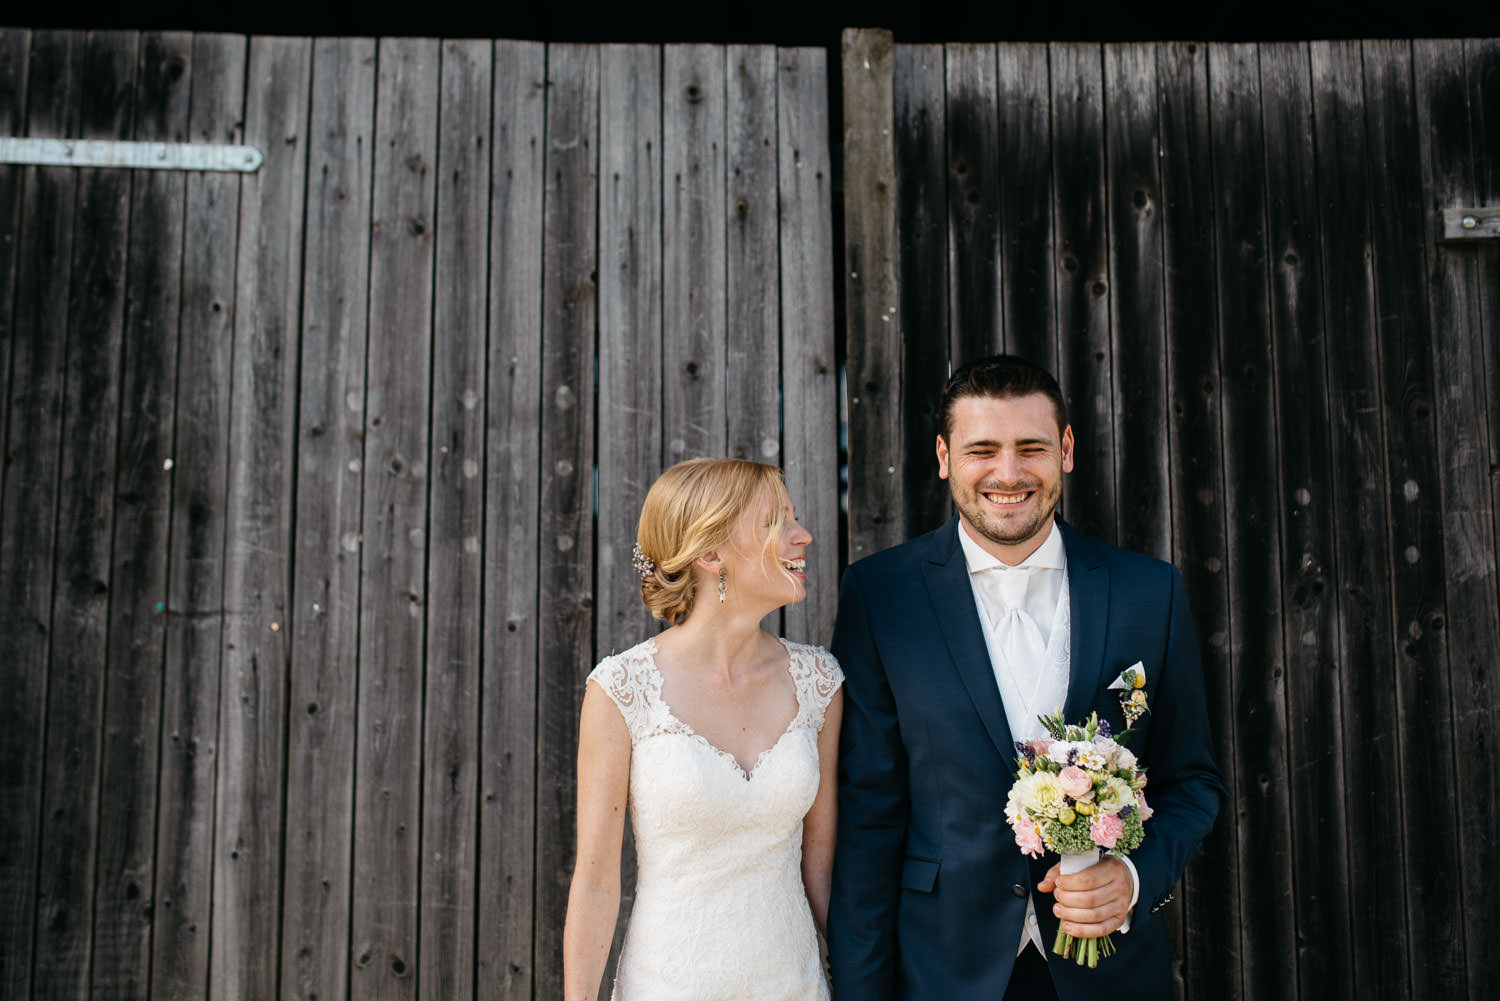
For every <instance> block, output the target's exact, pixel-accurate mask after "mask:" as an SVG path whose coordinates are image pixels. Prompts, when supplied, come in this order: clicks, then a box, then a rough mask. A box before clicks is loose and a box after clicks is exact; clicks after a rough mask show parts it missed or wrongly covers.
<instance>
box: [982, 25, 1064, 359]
mask: <svg viewBox="0 0 1500 1001" xmlns="http://www.w3.org/2000/svg"><path fill="white" fill-rule="evenodd" d="M1047 62H1048V61H1047V46H1045V45H1037V44H1007V45H1001V46H999V47H998V49H997V51H996V54H995V86H996V91H995V104H996V107H997V108H999V110H1000V116H999V117H1000V148H999V158H1000V162H999V164H998V169H999V171H1000V241H1001V244H1000V286H1001V290H1002V292H1001V303H1000V306H1001V310H1002V312H1003V322H1002V324H1001V326H1002V327H1003V330H1004V334H1005V338H1004V340H1005V350H1006V351H1008V352H1010V353H1011V354H1018V355H1020V356H1021V357H1023V358H1029V359H1031V360H1032V361H1035V362H1036V363H1037V364H1038V365H1042V366H1044V367H1045V368H1046V369H1047V370H1048V371H1050V372H1056V371H1057V365H1058V359H1057V328H1056V324H1055V323H1054V320H1053V314H1054V311H1055V309H1056V302H1057V300H1056V288H1055V286H1056V277H1057V276H1056V272H1055V264H1054V261H1055V255H1054V254H1053V252H1052V207H1051V200H1050V195H1049V192H1050V190H1051V186H1052V144H1051V141H1050V131H1049V118H1050V114H1051V99H1050V97H1049V93H1048V91H1049V87H1048V66H1047Z"/></svg>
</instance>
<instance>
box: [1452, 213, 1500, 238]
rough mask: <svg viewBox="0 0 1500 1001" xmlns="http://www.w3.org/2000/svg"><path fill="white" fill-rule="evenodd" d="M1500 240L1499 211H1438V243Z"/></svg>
mask: <svg viewBox="0 0 1500 1001" xmlns="http://www.w3.org/2000/svg"><path fill="white" fill-rule="evenodd" d="M1469 240H1500V209H1438V214H1437V241H1438V243H1459V242H1467V241H1469Z"/></svg>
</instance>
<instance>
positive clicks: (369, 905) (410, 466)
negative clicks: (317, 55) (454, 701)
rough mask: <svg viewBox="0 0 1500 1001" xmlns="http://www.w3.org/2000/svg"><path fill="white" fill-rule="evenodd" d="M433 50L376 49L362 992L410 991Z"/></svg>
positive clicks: (357, 909)
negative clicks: (377, 59)
mask: <svg viewBox="0 0 1500 1001" xmlns="http://www.w3.org/2000/svg"><path fill="white" fill-rule="evenodd" d="M438 53H439V47H438V43H437V42H436V41H434V40H432V39H383V40H382V41H381V42H380V44H379V49H378V55H379V62H378V70H377V78H376V96H375V174H374V181H373V183H372V185H371V198H370V219H371V222H370V230H371V236H370V332H369V338H370V339H369V360H368V363H367V365H366V372H367V379H368V381H367V383H366V386H365V432H364V433H365V463H364V503H363V525H364V527H363V529H362V531H361V535H362V536H363V538H362V539H361V542H360V544H361V546H362V549H363V554H364V555H363V558H362V560H361V566H360V603H359V612H360V622H359V695H358V710H357V719H358V721H359V723H358V727H357V730H356V733H355V742H354V771H355V786H354V884H353V889H354V896H353V905H352V909H351V915H350V945H351V954H352V962H353V965H352V967H351V969H350V973H349V979H350V991H351V993H353V994H356V995H358V996H359V997H362V998H400V999H407V998H412V997H415V996H416V993H417V979H418V978H417V976H416V974H417V969H418V945H419V943H418V929H419V903H418V901H419V894H420V885H421V884H420V872H421V869H420V862H419V849H420V845H421V832H422V815H421V807H422V801H421V786H422V775H421V768H422V726H423V718H424V710H425V703H424V700H423V679H424V671H425V667H426V657H425V654H426V650H425V649H424V629H425V627H426V623H427V608H428V591H427V556H428V541H427V534H428V507H427V493H428V484H429V482H430V476H429V474H428V470H429V469H431V468H432V457H431V455H430V454H429V452H430V445H431V434H430V428H429V423H428V421H429V417H430V413H431V374H432V307H433V227H434V221H435V205H434V197H435V195H434V189H435V186H436V183H437V177H436V174H437V169H438V165H437V115H438V72H437V69H438V58H439V55H438ZM444 667H446V665H444Z"/></svg>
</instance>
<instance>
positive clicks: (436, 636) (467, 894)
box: [417, 41, 492, 1001]
mask: <svg viewBox="0 0 1500 1001" xmlns="http://www.w3.org/2000/svg"><path fill="white" fill-rule="evenodd" d="M491 51H492V47H491V45H490V43H489V42H480V41H465V42H457V41H447V42H444V43H443V45H442V93H441V97H440V101H441V104H440V106H439V109H438V120H439V121H440V122H441V123H442V130H441V134H440V135H439V139H438V155H437V164H438V168H439V169H438V171H437V182H438V186H437V288H436V290H435V293H434V294H435V297H436V304H437V308H436V311H435V314H434V317H433V334H432V340H433V348H432V441H433V448H432V479H431V487H430V492H429V495H428V501H427V503H428V511H429V516H428V518H429V526H430V528H429V531H428V547H429V552H430V554H431V555H430V556H429V558H428V566H427V596H428V600H427V664H428V672H427V695H426V712H425V715H424V722H423V729H424V731H425V732H424V734H423V752H422V773H423V779H422V873H421V886H422V913H421V950H420V957H421V958H420V962H419V963H418V976H419V981H418V991H417V993H418V996H419V997H422V998H430V999H434V1001H448V999H450V998H469V997H472V996H473V995H474V986H475V979H474V959H475V953H474V928H475V924H474V921H475V915H474V877H475V873H476V872H477V870H478V865H477V859H476V851H477V845H476V843H475V834H476V832H477V831H478V798H479V797H478V782H479V699H478V695H479V660H480V648H479V637H480V629H481V622H482V620H481V618H480V616H481V614H482V612H483V609H482V608H481V606H480V597H481V591H480V587H481V581H480V571H481V570H482V565H481V563H482V559H483V557H482V554H481V547H480V541H481V537H482V536H481V532H482V530H483V522H484V480H483V478H482V477H481V475H480V474H481V472H482V471H483V468H484V466H483V463H484V412H485V398H484V393H485V388H486V387H485V380H484V362H485V357H484V356H485V308H486V295H485V284H486V283H485V277H486V275H487V274H488V273H489V262H488V261H487V260H486V257H485V255H486V253H487V251H488V249H489V204H488V203H489V193H490V150H489V141H490V80H491V76H492V73H491V70H492V67H491ZM435 68H436V67H433V69H435ZM429 72H431V70H429Z"/></svg>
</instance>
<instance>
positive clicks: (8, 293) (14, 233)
mask: <svg viewBox="0 0 1500 1001" xmlns="http://www.w3.org/2000/svg"><path fill="white" fill-rule="evenodd" d="M30 51H31V33H30V32H29V31H25V30H21V29H17V28H6V29H0V133H3V134H4V135H10V136H19V135H21V134H22V130H23V127H24V125H25V122H26V62H27V56H28V55H29V54H30ZM24 176H25V174H24V168H22V167H17V166H10V165H7V166H4V167H0V444H3V443H4V442H6V441H8V440H9V439H8V438H7V437H6V429H7V428H8V427H9V417H10V406H9V403H10V355H11V345H12V343H14V340H15V327H14V325H13V323H12V315H11V311H12V310H13V309H14V307H15V302H16V249H17V246H18V244H19V238H20V230H21V191H22V184H21V179H22V177H24ZM5 465H6V464H5V463H0V497H4V496H5ZM4 517H5V507H4V505H0V538H4V532H5V521H4ZM0 885H3V884H0Z"/></svg>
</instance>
